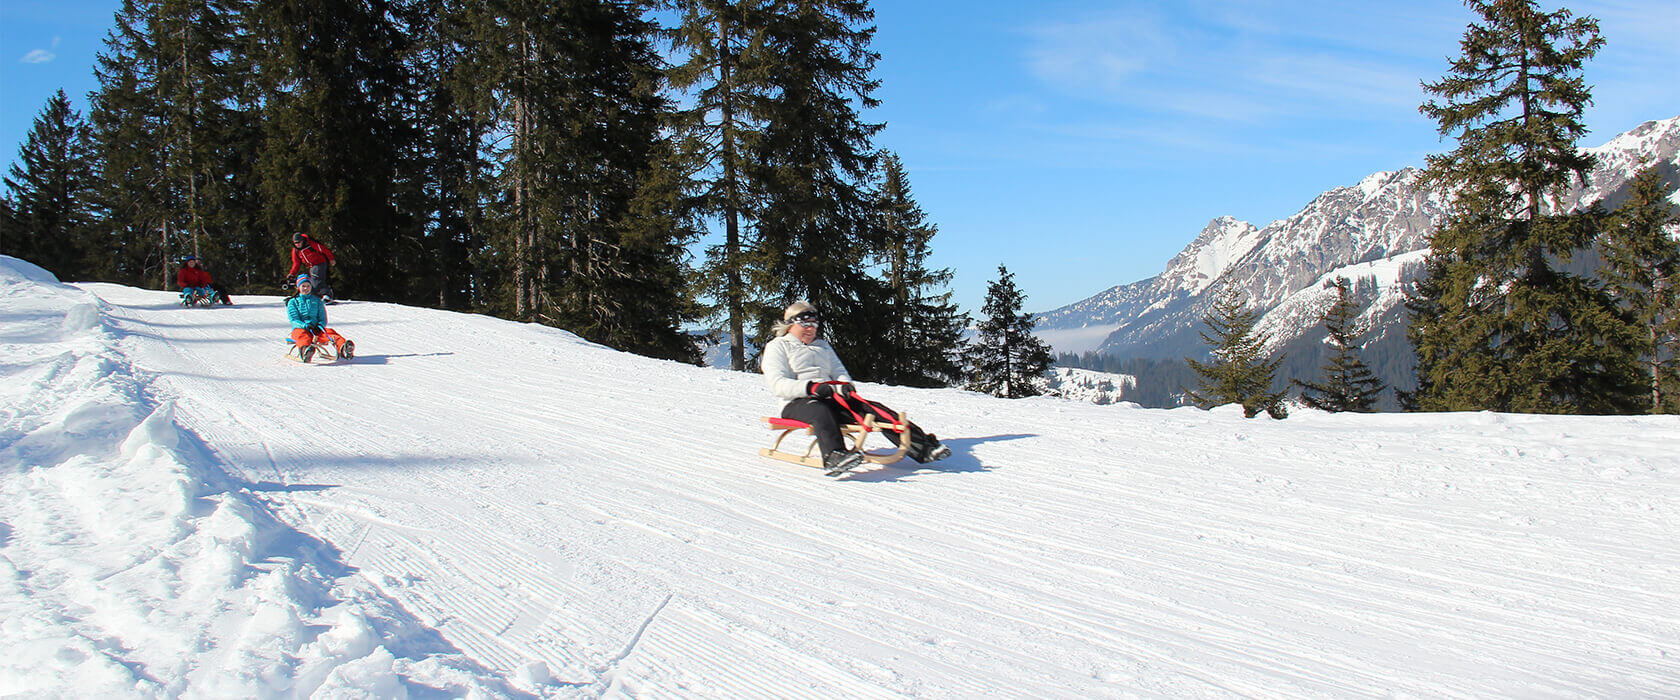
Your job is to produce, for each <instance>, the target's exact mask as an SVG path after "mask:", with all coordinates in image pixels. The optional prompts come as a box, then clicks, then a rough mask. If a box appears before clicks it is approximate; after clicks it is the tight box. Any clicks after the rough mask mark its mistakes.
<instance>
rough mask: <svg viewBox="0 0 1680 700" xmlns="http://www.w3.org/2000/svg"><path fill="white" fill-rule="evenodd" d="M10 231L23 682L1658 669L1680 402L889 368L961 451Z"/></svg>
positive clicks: (11, 622)
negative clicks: (154, 277) (909, 451)
mask: <svg viewBox="0 0 1680 700" xmlns="http://www.w3.org/2000/svg"><path fill="white" fill-rule="evenodd" d="M239 301H240V302H241V304H240V305H239V306H235V307H231V308H211V309H181V308H179V307H177V306H175V305H174V304H173V295H172V294H169V293H163V292H152V291H145V290H137V289H131V288H125V287H119V286H113V285H105V284H86V285H77V286H67V285H60V284H56V283H54V282H52V281H51V280H50V278H47V277H46V276H45V275H44V274H43V273H40V271H39V270H38V269H36V268H33V267H32V266H28V265H26V264H24V263H20V262H17V261H15V260H12V259H10V258H3V257H0V372H3V374H4V381H3V385H4V387H5V388H4V389H3V390H0V490H3V492H4V496H5V497H4V499H0V523H3V525H0V632H3V634H0V696H5V695H12V694H17V695H24V696H29V697H40V696H68V697H157V696H192V697H201V696H217V697H223V696H253V697H298V696H307V695H311V694H312V693H314V694H316V695H317V696H332V697H342V696H356V695H358V694H361V695H365V696H374V697H401V696H405V695H408V696H414V697H439V696H475V697H497V696H511V697H521V696H526V695H534V696H542V697H562V698H572V697H653V698H664V697H675V698H687V697H694V698H745V697H755V698H756V697H783V698H877V697H878V698H886V697H912V698H973V697H1011V698H1028V697H1031V698H1105V697H1261V698H1300V697H1350V696H1398V697H1496V696H1529V697H1532V696H1591V697H1656V696H1664V695H1672V694H1673V693H1674V691H1675V689H1676V688H1680V550H1676V548H1675V547H1674V546H1673V543H1674V541H1675V540H1676V537H1677V536H1680V458H1676V457H1675V455H1676V454H1680V420H1677V419H1675V418H1674V417H1672V416H1670V417H1651V418H1591V417H1561V418H1560V417H1535V416H1514V415H1500V414H1487V413H1481V414H1459V415H1399V414H1396V415H1365V416H1350V415H1327V414H1318V413H1312V412H1305V411H1303V412H1299V413H1298V414H1297V415H1295V416H1294V417H1291V418H1290V419H1289V420H1287V421H1281V422H1276V421H1270V420H1265V419H1261V420H1243V419H1242V418H1241V413H1240V410H1234V409H1231V408H1230V407H1227V408H1225V409H1218V410H1214V411H1202V410H1198V409H1176V410H1170V411H1169V410H1146V409H1136V408H1131V407H1127V406H1125V405H1119V406H1095V405H1089V404H1081V403H1076V402H1070V401H1064V400H1059V399H1029V400H1022V401H1013V402H1011V401H1005V400H999V399H991V398H987V397H983V396H979V395H974V394H969V393H965V392H960V391H955V390H935V391H929V390H912V389H902V388H893V387H879V386H867V385H866V386H864V387H863V390H864V392H865V393H866V394H867V395H871V396H874V397H877V398H879V399H881V400H884V401H886V402H887V403H889V404H891V405H893V406H895V407H898V408H902V409H905V410H907V411H908V412H909V413H910V415H911V417H912V419H914V420H917V421H918V422H920V423H922V424H923V425H925V426H927V427H928V428H929V429H931V430H933V431H935V432H937V433H939V434H940V435H941V436H942V437H943V438H944V439H945V440H946V442H947V444H949V445H950V446H951V447H952V449H953V451H954V456H953V457H951V458H950V459H949V460H947V461H945V462H942V463H939V464H937V465H930V466H926V467H917V466H915V465H912V464H901V465H894V466H890V467H882V468H875V469H873V470H870V471H864V472H861V473H857V474H854V475H852V476H850V477H848V478H844V479H840V480H832V479H828V478H825V477H823V476H822V475H821V474H820V473H818V472H817V471H815V470H810V469H806V468H803V467H799V466H796V465H790V464H785V463H780V462H773V461H769V460H765V459H762V458H760V457H758V456H757V455H756V454H755V451H756V449H757V448H758V447H759V446H762V445H763V444H765V443H766V442H767V439H766V438H767V437H768V436H767V435H766V434H765V433H766V431H764V430H763V429H761V428H760V427H759V425H758V423H757V418H758V416H760V415H762V414H764V413H765V412H766V411H768V410H770V409H771V408H772V402H771V401H770V400H769V399H768V396H767V394H766V392H765V391H764V390H763V388H762V386H761V384H760V379H759V377H757V376H752V375H741V374H733V373H729V372H724V371H718V370H712V369H703V368H695V367H687V366H682V365H677V364H672V363H665V362H658V361H652V360H647V359H643V358H637V357H634V356H630V355H625V354H622V353H618V352H614V351H611V350H609V349H606V348H602V347H599V346H594V345H591V344H588V343H585V342H582V341H580V340H578V339H577V338H575V337H574V336H571V335H569V334H567V333H564V332H560V331H556V330H553V329H548V328H543V327H537V326H530V325H522V324H516V323H510V322H506V321H500V320H496V319H491V318H486V317H482V316H471V315H462V314H453V313H446V312H440V311H429V310H422V309H414V308H405V307H399V306H393V305H386V304H377V303H349V304H344V305H340V306H335V307H331V309H330V313H331V316H332V321H333V323H332V325H334V326H335V327H337V328H338V329H339V330H340V331H342V332H344V333H345V334H346V335H347V336H349V337H351V338H352V339H354V340H355V341H356V342H357V346H358V355H359V357H358V358H357V360H356V361H355V362H353V363H349V364H339V365H320V366H303V365H298V364H295V363H290V362H288V361H285V360H283V359H281V353H282V351H283V347H282V345H281V343H280V339H281V338H282V337H283V334H284V332H285V328H284V323H283V320H282V319H283V311H282V309H281V308H280V300H279V299H278V298H274V297H249V298H245V297H241V298H240V299H239Z"/></svg>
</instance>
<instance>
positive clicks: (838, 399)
mask: <svg viewBox="0 0 1680 700" xmlns="http://www.w3.org/2000/svg"><path fill="white" fill-rule="evenodd" d="M826 383H828V384H844V382H826ZM852 396H855V397H857V400H858V403H861V404H863V405H864V407H865V408H867V409H868V410H869V412H870V413H874V414H875V415H877V416H880V417H882V418H885V419H887V422H886V423H885V425H886V426H891V427H892V428H893V430H895V431H898V430H903V429H904V426H902V425H899V424H898V416H894V415H889V414H888V413H887V412H886V411H883V410H881V409H880V408H879V407H877V406H876V405H875V404H873V403H871V402H870V401H869V400H867V399H865V398H863V397H862V396H858V395H857V394H855V393H854V394H852ZM834 402H835V403H837V404H840V407H841V408H844V409H846V412H847V413H850V414H852V421H853V422H854V423H857V424H858V425H866V423H864V422H863V416H860V415H858V412H857V411H855V410H853V409H852V406H851V403H850V402H848V401H846V397H845V395H844V394H840V393H836V394H834ZM876 425H882V424H880V423H877V424H876Z"/></svg>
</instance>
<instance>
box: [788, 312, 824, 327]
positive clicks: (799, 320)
mask: <svg viewBox="0 0 1680 700" xmlns="http://www.w3.org/2000/svg"><path fill="white" fill-rule="evenodd" d="M793 324H794V325H796V326H804V327H806V328H816V327H818V326H820V325H822V321H821V320H820V319H818V318H817V315H816V314H813V313H803V314H800V315H798V316H795V317H793Z"/></svg>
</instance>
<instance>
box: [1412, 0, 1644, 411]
mask: <svg viewBox="0 0 1680 700" xmlns="http://www.w3.org/2000/svg"><path fill="white" fill-rule="evenodd" d="M1467 4H1468V5H1469V6H1470V7H1471V8H1472V9H1473V10H1475V11H1476V12H1477V13H1478V14H1480V15H1481V23H1478V24H1472V25H1470V27H1469V29H1468V30H1467V31H1466V33H1465V35H1464V40H1463V42H1462V47H1463V53H1462V55H1461V56H1460V57H1459V58H1457V59H1455V60H1454V61H1453V62H1452V70H1451V72H1450V73H1449V74H1448V75H1447V76H1446V77H1444V78H1442V79H1441V80H1439V81H1436V82H1433V83H1425V84H1424V90H1425V91H1426V92H1427V93H1428V94H1430V95H1432V96H1433V97H1432V98H1431V99H1430V100H1429V101H1427V102H1425V103H1424V104H1423V105H1422V106H1421V107H1420V110H1421V111H1422V112H1423V113H1424V114H1425V115H1427V116H1429V117H1430V118H1431V119H1434V120H1435V121H1436V123H1437V124H1438V126H1439V131H1440V133H1441V135H1442V136H1443V137H1446V136H1451V137H1453V138H1454V139H1455V140H1456V141H1457V148H1455V149H1454V150H1453V151H1452V152H1450V153H1445V154H1440V155H1434V156H1430V157H1429V159H1428V160H1429V169H1428V174H1429V178H1430V180H1431V181H1432V182H1434V183H1436V184H1437V185H1440V186H1442V187H1443V188H1444V189H1445V190H1447V191H1450V192H1452V193H1453V195H1452V204H1451V206H1450V208H1449V213H1448V217H1447V221H1445V222H1444V223H1443V224H1442V226H1441V227H1440V228H1439V229H1437V230H1436V231H1435V232H1434V233H1433V234H1432V235H1431V238H1430V248H1431V253H1430V258H1429V264H1428V269H1427V273H1426V274H1427V277H1426V279H1425V280H1423V281H1422V282H1421V283H1420V284H1419V285H1418V287H1417V290H1416V293H1415V294H1414V297H1413V298H1412V299H1411V301H1410V305H1409V307H1410V309H1411V311H1412V323H1411V327H1410V329H1409V331H1408V332H1409V337H1410V339H1411V340H1412V343H1413V345H1414V346H1415V348H1416V350H1417V356H1418V358H1417V359H1418V362H1417V369H1418V382H1419V384H1418V389H1417V391H1416V392H1415V393H1414V394H1412V396H1413V398H1414V400H1415V401H1416V403H1417V405H1418V406H1419V407H1420V408H1422V409H1424V410H1475V409H1491V410H1502V411H1524V412H1537V413H1573V412H1619V411H1626V410H1629V409H1630V408H1632V406H1633V402H1634V400H1635V399H1636V395H1635V394H1634V393H1633V392H1632V391H1631V388H1632V387H1633V386H1634V382H1635V381H1636V379H1637V377H1636V372H1635V366H1634V363H1633V359H1632V355H1631V353H1630V352H1629V350H1628V348H1629V344H1630V342H1631V339H1630V332H1631V329H1630V327H1629V325H1628V324H1627V323H1625V322H1624V320H1623V319H1622V318H1621V317H1620V316H1619V315H1618V314H1617V313H1616V309H1615V308H1614V303H1613V300H1611V299H1610V298H1609V296H1608V295H1606V294H1604V293H1603V292H1602V291H1601V290H1599V289H1598V288H1596V287H1595V286H1594V285H1593V284H1592V283H1591V282H1590V281H1589V280H1586V279H1583V278H1581V277H1580V276H1577V275H1572V274H1569V273H1567V272H1565V271H1563V270H1561V269H1558V267H1557V265H1556V263H1558V262H1561V261H1567V260H1569V259H1570V257H1571V256H1572V255H1573V254H1574V253H1575V252H1576V251H1577V250H1579V249H1581V248H1582V247H1583V246H1585V245H1587V244H1588V243H1590V241H1591V239H1592V237H1593V233H1594V217H1593V216H1592V215H1591V214H1590V213H1583V214H1569V213H1566V212H1564V211H1563V209H1562V206H1561V204H1560V203H1559V198H1560V196H1561V195H1563V194H1564V193H1565V192H1566V191H1567V189H1568V187H1569V185H1570V184H1571V182H1573V181H1575V180H1576V179H1578V178H1584V177H1585V174H1586V173H1587V172H1588V171H1589V170H1590V169H1591V168H1592V165H1593V159H1592V157H1591V156H1590V155H1588V154H1585V153H1583V152H1581V151H1580V150H1579V149H1577V148H1576V146H1575V143H1576V141H1577V140H1578V139H1579V138H1580V137H1581V136H1582V135H1583V134H1585V133H1586V127H1585V126H1583V124H1582V122H1581V114H1582V111H1583V110H1584V109H1585V107H1586V105H1587V104H1588V103H1589V101H1590V96H1589V91H1588V88H1587V86H1586V83H1585V82H1584V81H1583V80H1582V78H1581V75H1580V73H1581V69H1582V65H1583V64H1584V63H1585V62H1586V61H1587V60H1588V59H1589V58H1591V57H1592V56H1593V54H1594V53H1596V52H1597V51H1598V49H1599V47H1600V46H1602V45H1603V40H1602V39H1600V38H1599V35H1598V23H1597V22H1596V21H1594V20H1592V19H1590V18H1581V19H1575V18H1573V17H1572V15H1571V14H1570V12H1569V11H1568V10H1558V11H1556V12H1551V13H1546V12H1542V11H1541V10H1540V9H1539V7H1538V6H1537V5H1536V4H1535V3H1534V2H1532V0H1470V1H1469V2H1468V3H1467Z"/></svg>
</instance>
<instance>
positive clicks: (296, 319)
mask: <svg viewBox="0 0 1680 700" xmlns="http://www.w3.org/2000/svg"><path fill="white" fill-rule="evenodd" d="M286 318H289V319H291V320H292V327H293V328H308V327H310V326H320V327H322V328H326V327H327V305H326V304H323V303H321V297H318V296H315V295H314V294H299V295H297V296H295V297H292V298H290V299H287V300H286Z"/></svg>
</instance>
